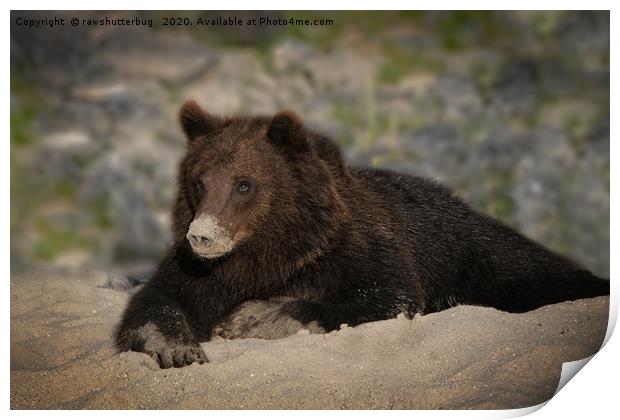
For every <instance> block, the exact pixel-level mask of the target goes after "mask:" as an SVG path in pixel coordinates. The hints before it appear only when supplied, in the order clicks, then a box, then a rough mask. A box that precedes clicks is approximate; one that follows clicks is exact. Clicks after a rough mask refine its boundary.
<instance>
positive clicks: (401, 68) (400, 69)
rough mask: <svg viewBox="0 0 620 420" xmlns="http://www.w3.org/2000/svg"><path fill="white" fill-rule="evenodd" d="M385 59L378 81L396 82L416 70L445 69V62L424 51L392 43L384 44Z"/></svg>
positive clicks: (433, 71) (432, 71)
mask: <svg viewBox="0 0 620 420" xmlns="http://www.w3.org/2000/svg"><path fill="white" fill-rule="evenodd" d="M382 52H383V55H384V56H385V57H386V58H385V61H384V62H383V63H382V64H381V65H380V66H379V68H378V70H377V74H376V78H377V81H379V82H381V83H386V84H396V83H398V82H400V81H401V80H402V79H403V78H404V77H405V76H407V75H408V74H411V73H414V72H429V73H437V72H440V71H441V70H442V69H443V63H442V62H441V61H439V60H437V59H435V58H431V57H430V56H429V55H427V54H425V53H424V52H422V51H417V50H413V49H403V48H400V47H397V46H395V45H393V44H391V43H384V44H383V46H382Z"/></svg>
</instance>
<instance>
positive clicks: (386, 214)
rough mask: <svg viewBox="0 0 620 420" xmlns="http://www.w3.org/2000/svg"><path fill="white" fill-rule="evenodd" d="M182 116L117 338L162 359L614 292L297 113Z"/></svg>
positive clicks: (200, 358) (166, 362)
mask: <svg viewBox="0 0 620 420" xmlns="http://www.w3.org/2000/svg"><path fill="white" fill-rule="evenodd" d="M179 118H180V123H181V126H182V129H183V131H184V133H185V135H186V137H187V140H188V142H187V153H186V155H185V157H184V159H183V160H182V162H181V164H180V169H179V173H178V194H177V198H176V202H175V204H174V209H173V228H172V229H173V238H174V243H173V245H172V246H171V248H170V250H169V251H168V253H167V255H166V256H165V257H164V259H163V261H162V262H161V263H160V265H159V267H158V269H157V271H156V272H155V274H154V275H153V277H152V278H151V279H150V280H149V281H148V282H147V283H146V284H145V285H144V286H143V288H142V289H141V290H140V291H139V292H137V293H136V294H134V295H133V296H132V298H131V300H130V302H129V304H128V306H127V308H126V310H125V313H124V316H123V318H122V321H121V323H120V326H119V328H118V331H117V335H116V343H117V345H118V348H119V350H121V351H128V350H134V351H140V352H144V353H147V354H149V355H150V356H151V357H153V358H154V359H155V360H156V361H157V362H158V363H159V365H160V366H161V367H162V368H169V367H173V366H175V367H180V366H185V365H189V364H191V363H193V362H198V363H203V362H205V361H207V357H206V355H205V354H204V352H203V349H202V348H201V346H200V344H199V343H200V342H202V341H208V340H209V339H210V338H211V337H212V336H213V335H214V334H221V335H223V336H225V337H228V338H236V337H262V338H277V337H284V336H287V335H291V334H294V333H296V332H297V331H299V330H300V329H307V330H309V331H310V332H313V333H319V332H328V331H332V330H335V329H338V328H339V327H340V326H341V324H348V325H349V326H355V325H358V324H361V323H364V322H370V321H377V320H384V319H389V318H393V317H396V316H397V315H398V314H399V313H401V312H402V313H404V314H405V316H407V317H408V318H411V317H413V316H414V315H416V314H428V313H431V312H435V311H440V310H443V309H446V308H449V307H451V306H455V305H460V304H467V305H483V306H490V307H493V308H497V309H499V310H502V311H510V312H524V311H529V310H532V309H535V308H538V307H540V306H543V305H547V304H551V303H556V302H561V301H565V300H574V299H579V298H588V297H594V296H599V295H607V294H609V281H606V280H603V279H601V278H598V277H596V276H595V275H593V274H591V273H590V272H589V271H587V270H585V269H583V268H580V267H579V266H577V265H576V264H574V263H572V262H571V261H569V260H567V259H566V258H563V257H561V256H559V255H557V254H555V253H553V252H551V251H549V250H547V249H545V248H543V247H542V246H540V245H538V244H536V243H534V242H533V241H531V240H529V239H527V238H525V237H524V236H522V235H520V234H519V233H517V232H515V231H514V230H513V229H511V228H509V227H507V226H505V225H503V224H501V223H500V222H498V221H496V220H494V219H492V218H490V217H488V216H485V215H483V214H480V213H478V212H476V211H474V210H472V209H471V208H470V207H469V206H468V205H467V204H465V203H464V202H463V201H462V200H460V199H459V198H457V197H455V196H454V195H453V194H452V192H451V191H450V190H449V189H448V188H446V187H444V186H441V185H438V184H436V183H435V182H432V181H429V180H426V179H422V178H418V177H415V176H410V175H404V174H400V173H395V172H391V171H388V170H380V169H361V168H355V167H350V166H347V165H346V164H345V163H344V161H343V158H342V154H341V151H340V149H339V147H338V146H337V145H336V144H335V143H334V142H333V141H331V140H330V139H328V138H327V137H325V136H323V135H321V134H319V133H316V132H314V131H311V130H308V129H307V128H306V127H304V124H303V123H302V121H301V120H300V119H299V118H298V117H297V116H296V115H294V114H293V113H291V112H288V111H282V112H279V113H277V114H276V115H274V116H273V117H250V118H246V117H234V118H220V117H217V116H214V115H211V114H209V113H207V112H205V111H204V110H202V109H201V108H200V106H198V105H197V104H196V103H195V102H193V101H189V102H187V103H185V104H184V105H183V107H182V108H181V111H180V114H179Z"/></svg>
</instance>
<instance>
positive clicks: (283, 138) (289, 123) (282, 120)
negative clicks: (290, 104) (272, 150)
mask: <svg viewBox="0 0 620 420" xmlns="http://www.w3.org/2000/svg"><path fill="white" fill-rule="evenodd" d="M307 136H308V135H307V133H306V129H305V128H304V125H303V123H302V122H301V120H300V119H299V117H298V116H297V115H295V114H294V113H293V112H291V111H280V112H278V113H277V114H276V115H274V116H273V118H272V119H271V122H270V123H269V129H268V130H267V137H268V138H269V141H271V143H272V144H273V145H274V146H276V147H277V148H278V149H279V150H281V151H282V152H284V153H285V154H288V155H296V154H298V153H305V152H308V151H309V146H308V140H307Z"/></svg>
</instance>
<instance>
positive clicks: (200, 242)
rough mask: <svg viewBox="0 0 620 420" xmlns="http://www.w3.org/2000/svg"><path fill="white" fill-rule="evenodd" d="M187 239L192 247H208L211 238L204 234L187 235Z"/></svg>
mask: <svg viewBox="0 0 620 420" xmlns="http://www.w3.org/2000/svg"><path fill="white" fill-rule="evenodd" d="M187 239H188V240H189V243H190V245H191V246H192V247H193V248H205V247H208V246H209V245H210V244H211V242H212V240H211V239H209V238H207V237H206V236H200V235H190V234H188V235H187Z"/></svg>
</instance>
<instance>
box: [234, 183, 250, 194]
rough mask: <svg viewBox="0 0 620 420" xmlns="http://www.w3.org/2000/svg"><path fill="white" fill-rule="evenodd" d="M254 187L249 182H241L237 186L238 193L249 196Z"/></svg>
mask: <svg viewBox="0 0 620 420" xmlns="http://www.w3.org/2000/svg"><path fill="white" fill-rule="evenodd" d="M251 187H252V186H251V185H250V183H249V182H248V181H241V182H239V183H238V184H237V192H239V193H241V194H247V193H248V192H249V191H250V188H251Z"/></svg>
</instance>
